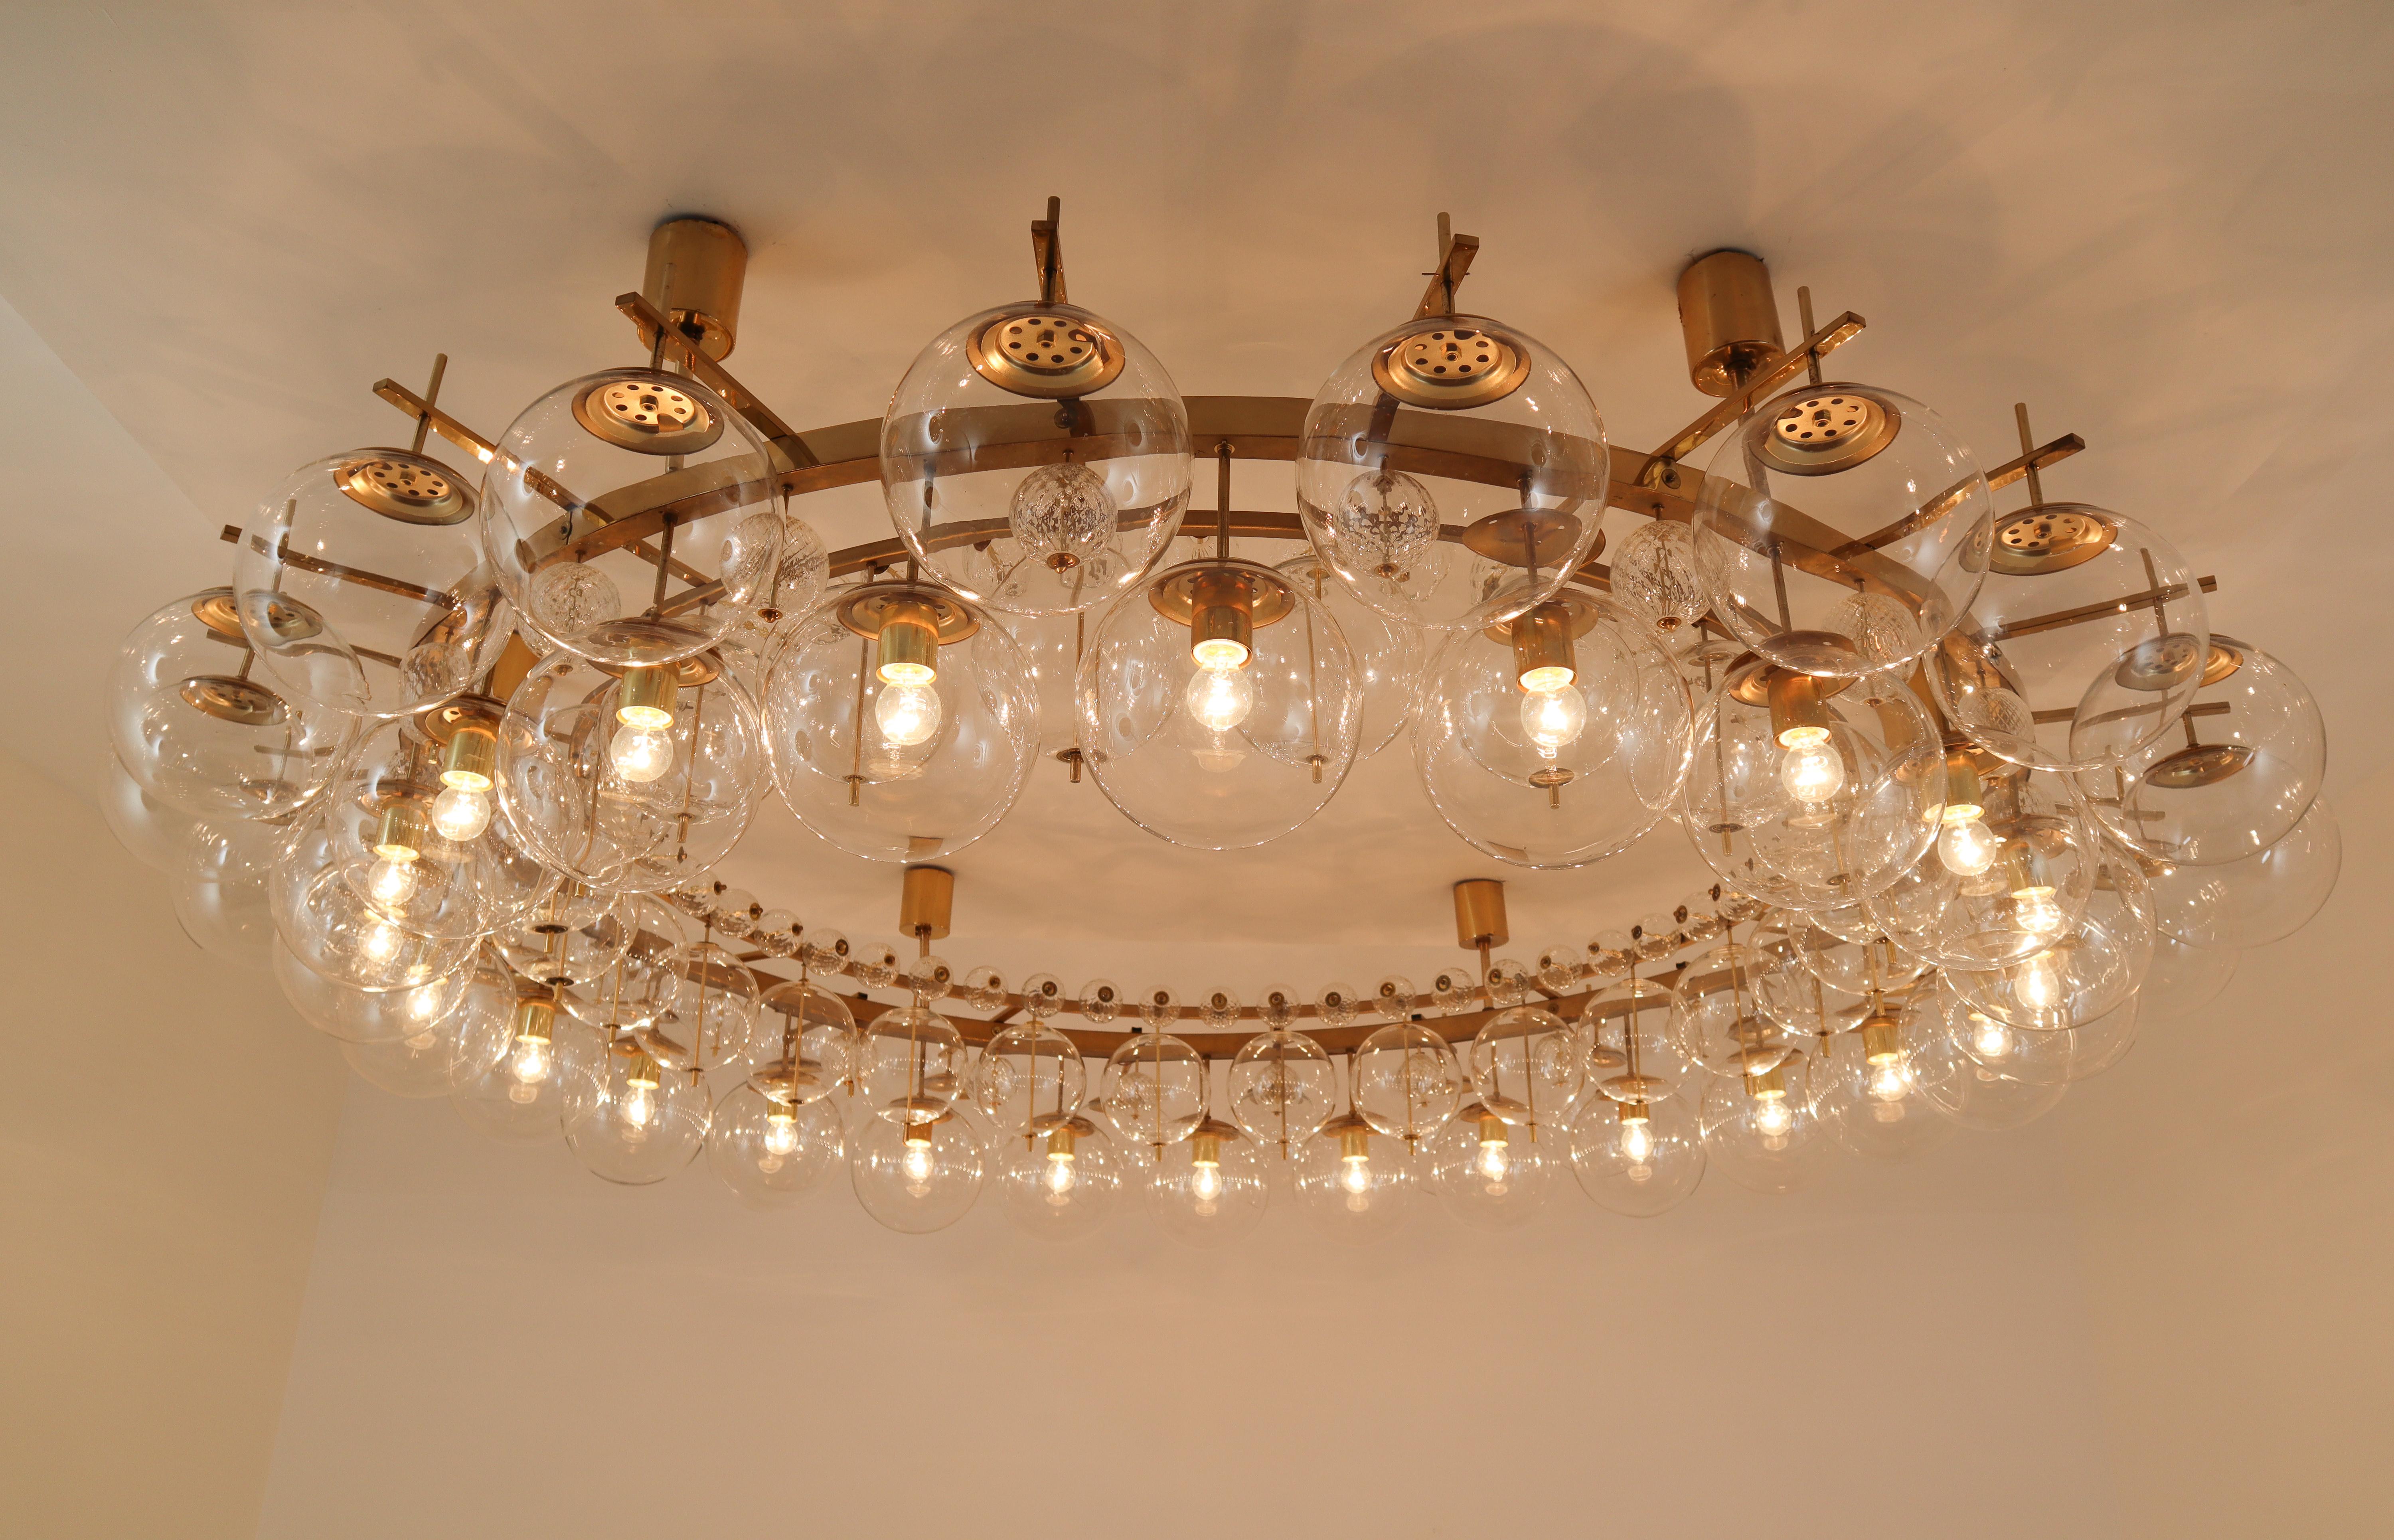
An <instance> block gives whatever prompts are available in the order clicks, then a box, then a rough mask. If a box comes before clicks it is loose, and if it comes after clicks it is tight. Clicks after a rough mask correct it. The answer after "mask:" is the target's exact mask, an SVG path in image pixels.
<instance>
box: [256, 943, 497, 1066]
mask: <svg viewBox="0 0 2394 1540" xmlns="http://www.w3.org/2000/svg"><path fill="white" fill-rule="evenodd" d="M270 944H271V947H272V953H273V964H272V967H273V971H274V981H275V982H276V983H277V984H280V985H281V986H282V987H283V998H284V999H286V1000H288V1001H290V1002H291V1008H292V1009H294V1010H296V1011H297V1012H298V1013H299V1019H300V1020H303V1021H305V1022H307V1023H308V1024H309V1026H311V1027H313V1028H315V1029H316V1030H317V1031H318V1032H321V1033H323V1034H324V1035H325V1036H327V1037H332V1038H336V1039H338V1040H339V1041H341V1042H344V1043H371V1044H390V1043H397V1042H400V1041H401V1040H403V1039H407V1038H413V1037H417V1036H421V1035H423V1034H425V1033H433V1032H436V1031H437V1029H439V1028H440V1026H441V1023H442V1022H444V1021H446V1020H449V1019H450V1017H452V1016H453V1015H454V1014H456V1012H457V1011H458V1009H459V1008H460V1007H462V1006H463V1005H464V1004H465V1001H466V996H467V988H468V986H469V985H471V984H472V982H473V981H474V976H475V967H474V963H473V960H472V958H471V957H470V956H469V957H467V958H466V959H465V960H463V961H461V962H460V964H459V965H458V967H456V968H455V969H454V971H453V972H451V973H449V974H447V975H446V976H444V977H441V978H438V979H433V980H430V981H427V982H425V983H421V984H417V985H415V986H414V988H412V989H393V990H383V991H380V992H378V993H375V994H368V993H367V992H366V991H364V990H362V989H356V988H352V987H351V986H349V985H348V984H342V983H335V982H334V981H332V980H330V979H327V978H325V977H324V976H323V975H322V974H321V973H318V972H316V971H314V970H313V969H311V968H309V967H307V965H305V964H304V963H302V962H300V960H299V959H298V958H297V957H296V956H294V955H292V953H291V949H290V948H289V947H287V946H285V945H283V941H282V940H281V938H279V937H276V938H271V939H270ZM509 1003H510V1004H512V1001H510V1002H509ZM442 1088H443V1089H446V1087H445V1086H444V1087H442Z"/></svg>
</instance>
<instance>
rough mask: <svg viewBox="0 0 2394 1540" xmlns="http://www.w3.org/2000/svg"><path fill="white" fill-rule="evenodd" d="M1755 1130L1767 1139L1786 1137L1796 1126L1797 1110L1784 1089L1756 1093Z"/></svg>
mask: <svg viewBox="0 0 2394 1540" xmlns="http://www.w3.org/2000/svg"><path fill="white" fill-rule="evenodd" d="M1755 1102H1756V1106H1755V1109H1754V1131H1755V1132H1756V1133H1757V1134H1760V1135H1761V1136H1762V1137H1763V1138H1764V1139H1785V1138H1786V1137H1787V1136H1788V1135H1789V1134H1791V1133H1793V1132H1794V1131H1795V1109H1794V1108H1793V1107H1790V1106H1788V1105H1787V1093H1786V1092H1784V1091H1758V1092H1756V1093H1755Z"/></svg>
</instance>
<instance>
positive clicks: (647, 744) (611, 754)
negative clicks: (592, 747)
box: [607, 722, 674, 784]
mask: <svg viewBox="0 0 2394 1540" xmlns="http://www.w3.org/2000/svg"><path fill="white" fill-rule="evenodd" d="M607 757H608V759H609V760H611V761H612V763H613V764H614V767H615V773H616V774H617V775H620V776H622V777H623V778H624V779H625V780H626V781H632V782H637V783H643V784H645V783H648V782H651V781H656V780H660V779H662V778H663V777H664V775H665V773H666V772H667V771H669V770H672V769H673V768H674V741H673V734H672V733H671V732H670V731H664V732H658V731H651V730H650V729H648V728H643V727H638V726H635V725H634V724H632V723H630V722H625V724H624V725H623V726H622V727H619V728H617V729H616V730H615V736H614V738H613V739H612V740H611V741H610V742H609V743H608V744H607Z"/></svg>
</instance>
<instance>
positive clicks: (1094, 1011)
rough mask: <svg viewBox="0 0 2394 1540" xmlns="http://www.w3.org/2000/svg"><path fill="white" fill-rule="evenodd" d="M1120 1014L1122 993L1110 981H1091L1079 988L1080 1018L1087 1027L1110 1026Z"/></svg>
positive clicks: (1121, 1010)
mask: <svg viewBox="0 0 2394 1540" xmlns="http://www.w3.org/2000/svg"><path fill="white" fill-rule="evenodd" d="M1122 1012H1123V996H1122V991H1121V990H1120V989H1117V988H1116V987H1115V986H1114V981H1112V980H1111V979H1092V980H1090V981H1088V982H1087V983H1085V984H1083V985H1082V986H1081V1018H1082V1020H1085V1021H1087V1022H1088V1023H1089V1025H1091V1026H1093V1027H1105V1026H1111V1025H1112V1024H1113V1023H1114V1021H1115V1020H1117V1019H1119V1018H1120V1017H1121V1015H1122Z"/></svg>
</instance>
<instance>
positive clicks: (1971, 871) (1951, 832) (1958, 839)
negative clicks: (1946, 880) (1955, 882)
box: [1937, 804, 2004, 877]
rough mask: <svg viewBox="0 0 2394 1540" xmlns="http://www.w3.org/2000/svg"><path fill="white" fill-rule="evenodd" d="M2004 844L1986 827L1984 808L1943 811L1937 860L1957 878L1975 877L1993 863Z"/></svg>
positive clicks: (1961, 808)
mask: <svg viewBox="0 0 2394 1540" xmlns="http://www.w3.org/2000/svg"><path fill="white" fill-rule="evenodd" d="M2003 848H2004V842H2003V840H2002V839H2001V838H2000V837H1998V836H1996V834H1995V832H1994V831H1993V830H1992V829H1990V828H1988V827H1987V823H1986V818H1985V809H1981V808H1975V807H1971V806H1968V805H1966V804H1965V805H1964V806H1961V807H1958V808H1948V809H1945V827H1944V830H1943V832H1942V833H1940V834H1939V835H1938V836H1937V859H1938V860H1939V861H1940V862H1944V863H1945V870H1947V871H1949V872H1951V873H1953V875H1955V876H1957V877H1975V876H1978V875H1980V874H1982V873H1984V872H1985V871H1986V870H1987V868H1988V867H1990V866H1993V864H1994V863H1995V857H1996V856H1998V855H2000V854H2001V853H2002V852H2003Z"/></svg>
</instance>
